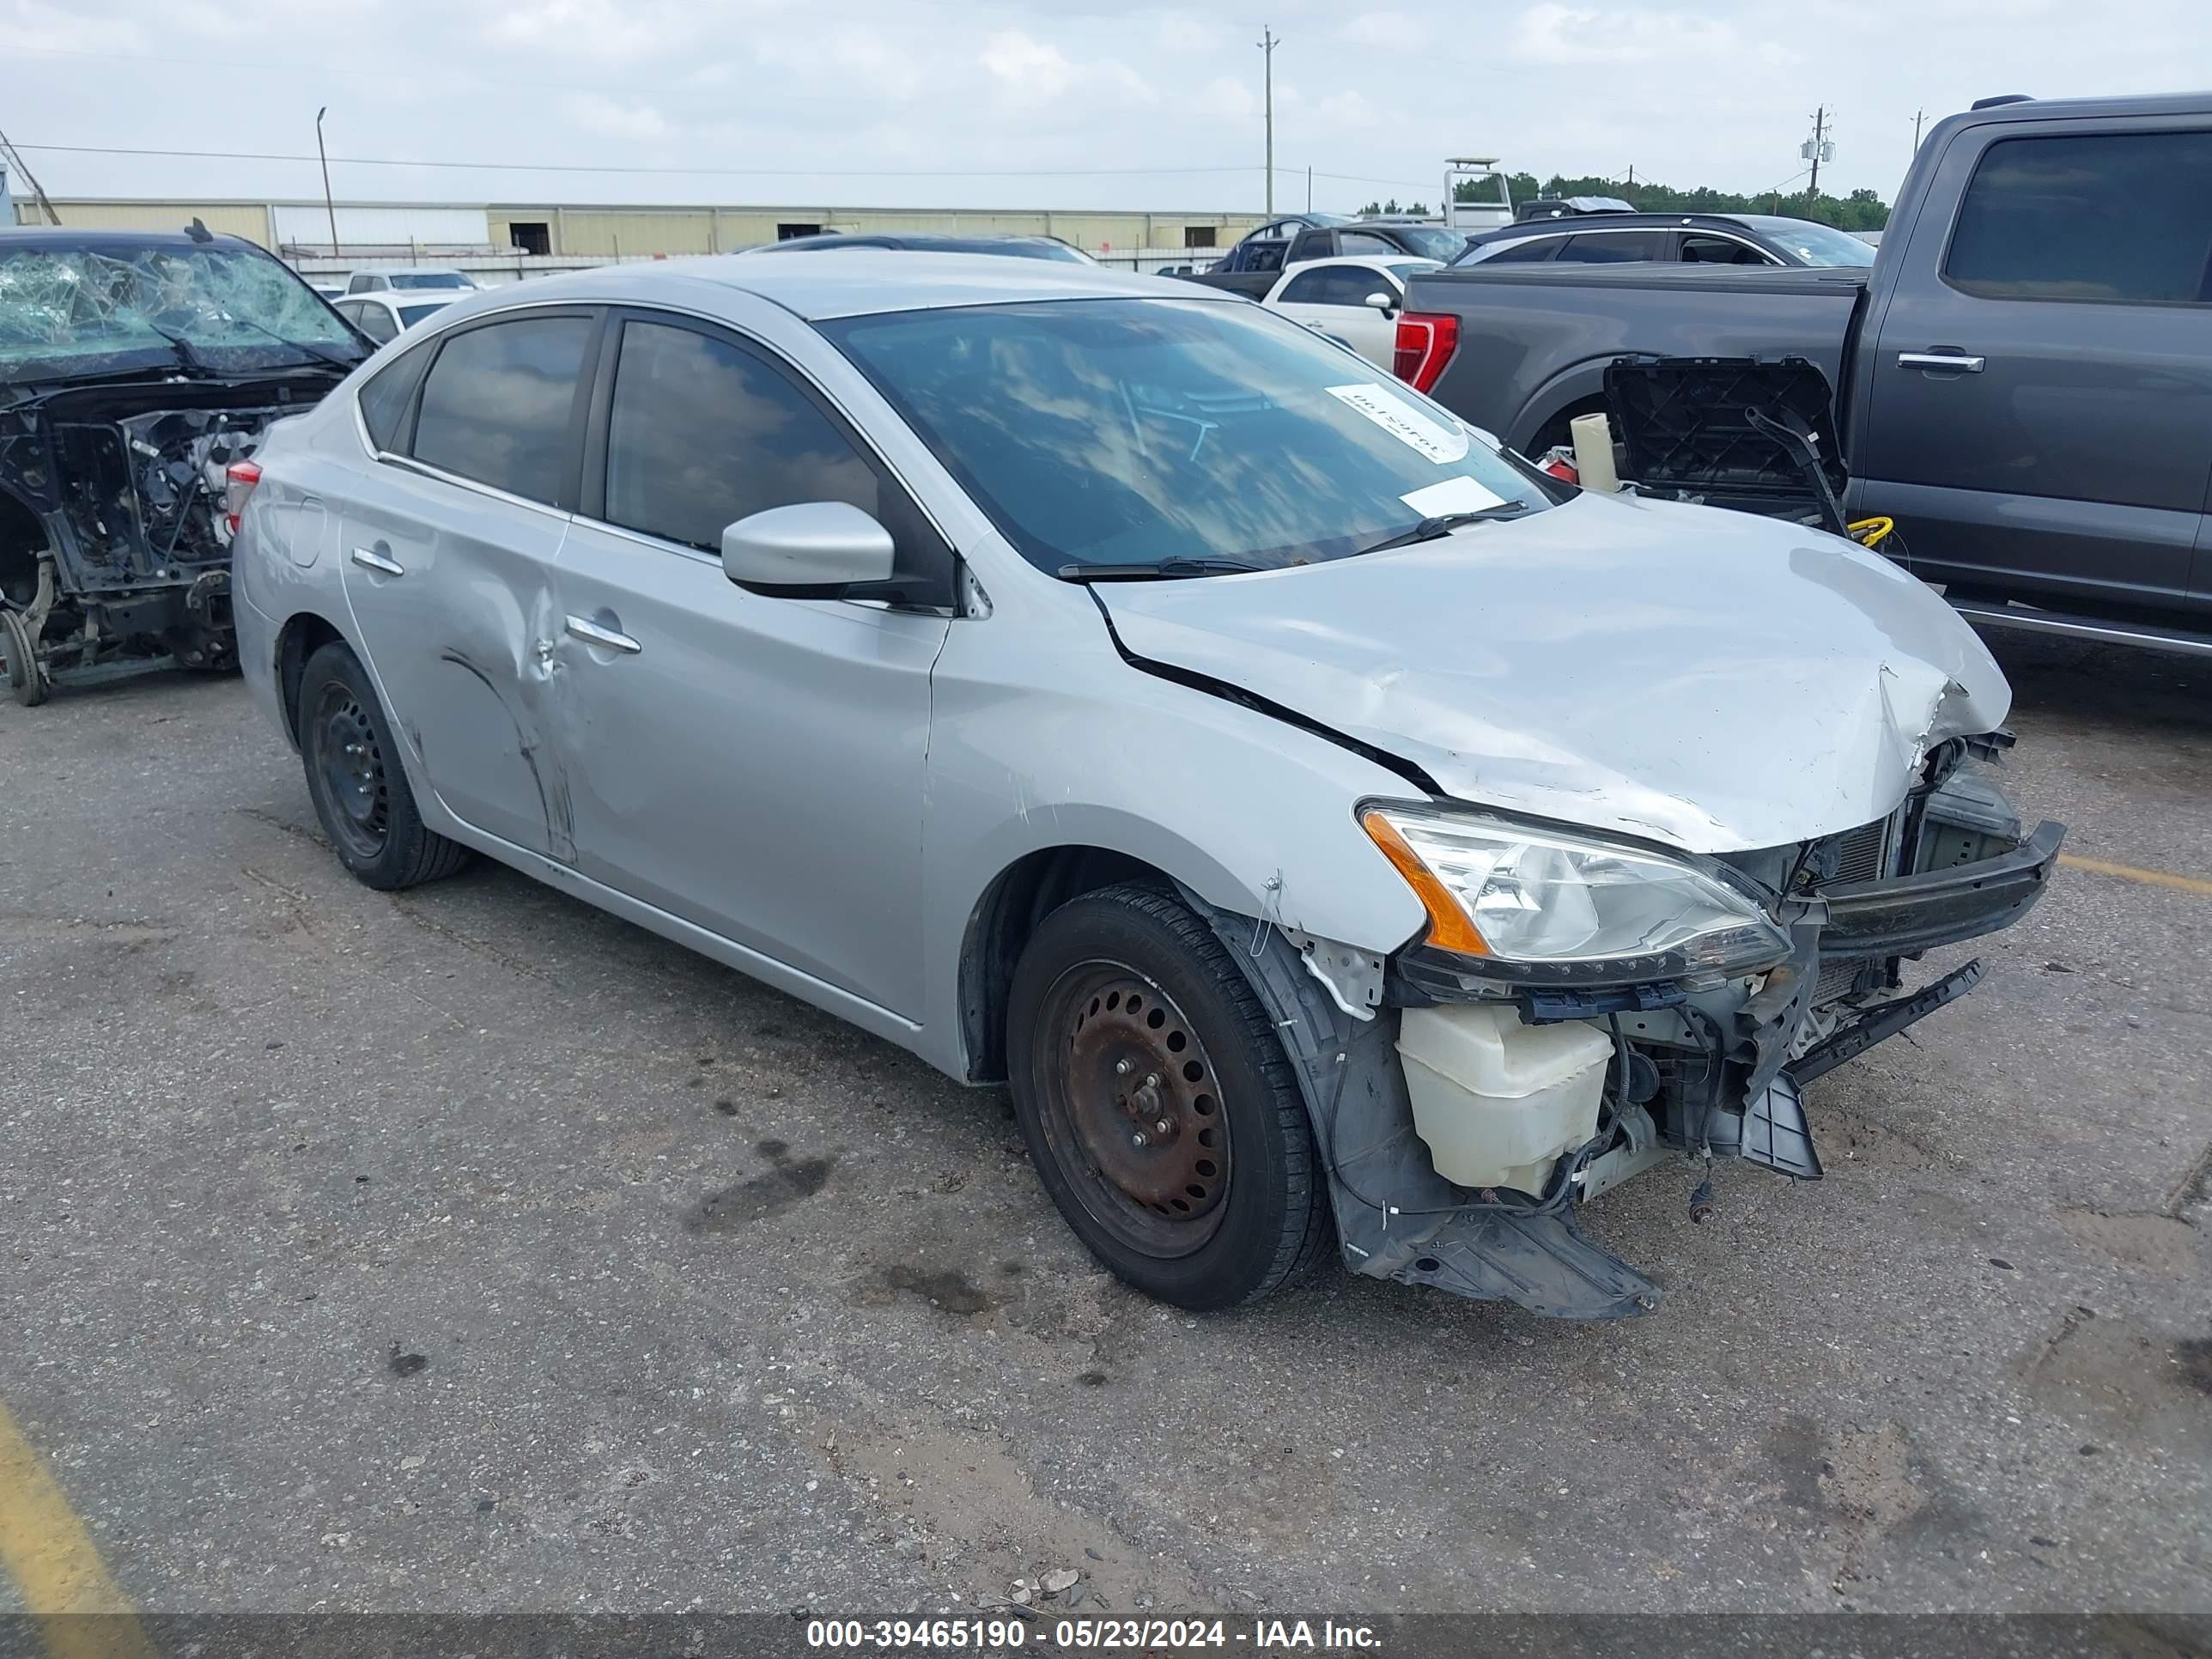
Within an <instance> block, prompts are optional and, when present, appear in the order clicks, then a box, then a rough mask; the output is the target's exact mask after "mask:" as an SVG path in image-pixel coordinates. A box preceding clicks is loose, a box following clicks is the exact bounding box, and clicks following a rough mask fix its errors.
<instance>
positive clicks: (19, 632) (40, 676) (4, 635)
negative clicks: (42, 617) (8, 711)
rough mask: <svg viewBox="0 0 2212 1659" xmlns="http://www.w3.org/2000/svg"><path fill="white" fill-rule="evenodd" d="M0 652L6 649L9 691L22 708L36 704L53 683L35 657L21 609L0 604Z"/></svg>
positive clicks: (33, 706) (42, 699) (43, 699)
mask: <svg viewBox="0 0 2212 1659" xmlns="http://www.w3.org/2000/svg"><path fill="white" fill-rule="evenodd" d="M0 652H4V653H7V658H8V690H9V694H10V695H11V696H14V698H15V701H16V702H20V703H21V704H22V705H23V707H24V708H37V707H38V706H39V705H40V703H42V702H45V701H46V694H47V693H48V692H49V691H51V690H53V685H52V682H51V681H50V680H48V679H47V678H46V669H45V668H44V666H42V665H40V661H39V653H38V651H37V649H36V647H35V644H34V642H33V640H32V638H31V629H30V624H29V623H26V622H25V621H24V620H23V613H22V612H21V611H16V610H14V609H11V608H9V607H6V606H0Z"/></svg>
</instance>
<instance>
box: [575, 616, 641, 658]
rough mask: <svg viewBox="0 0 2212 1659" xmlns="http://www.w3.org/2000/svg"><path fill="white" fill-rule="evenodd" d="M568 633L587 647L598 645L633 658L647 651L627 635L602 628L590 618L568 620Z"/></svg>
mask: <svg viewBox="0 0 2212 1659" xmlns="http://www.w3.org/2000/svg"><path fill="white" fill-rule="evenodd" d="M568 631H569V632H570V633H571V634H573V635H575V636H576V637H577V638H578V639H580V640H581V641H584V643H585V644H586V645H596V646H599V647H601V648H602V649H603V650H607V651H627V652H629V653H630V654H631V655H632V656H635V655H636V654H637V653H639V652H641V651H642V650H644V649H645V647H643V646H641V645H640V644H639V643H638V642H637V641H635V640H634V639H632V638H630V636H629V635H627V634H621V633H617V632H616V631H615V630H614V629H611V628H602V627H600V626H599V623H595V622H593V621H592V619H591V618H590V617H569V618H568Z"/></svg>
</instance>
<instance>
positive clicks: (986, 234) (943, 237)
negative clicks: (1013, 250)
mask: <svg viewBox="0 0 2212 1659" xmlns="http://www.w3.org/2000/svg"><path fill="white" fill-rule="evenodd" d="M979 243H980V244H982V245H985V246H989V245H992V244H994V243H995V244H1012V243H1018V244H1020V245H1021V246H1024V247H1042V246H1057V247H1067V246H1072V244H1069V243H1066V242H1063V241H1061V240H1060V238H1058V237H1057V236H1037V235H1024V234H1020V233H1018V232H1014V231H987V230H979V231H976V232H975V233H974V234H970V235H963V234H958V233H956V232H953V231H902V230H886V231H874V230H868V231H851V230H821V231H816V232H815V233H814V234H812V235H811V236H787V237H784V238H783V239H782V240H780V241H775V242H769V243H767V244H765V245H764V246H761V247H758V248H754V249H750V250H749V252H756V253H767V252H777V253H781V252H785V251H786V250H789V251H790V252H803V251H804V250H805V249H807V248H811V247H836V248H853V247H875V248H892V247H895V248H900V249H903V250H906V251H908V252H916V253H927V252H930V251H931V250H933V249H939V250H942V251H944V252H962V251H964V250H969V249H972V248H974V247H975V246H977V245H978V244H979Z"/></svg>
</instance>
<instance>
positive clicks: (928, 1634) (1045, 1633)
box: [806, 1617, 1383, 1654]
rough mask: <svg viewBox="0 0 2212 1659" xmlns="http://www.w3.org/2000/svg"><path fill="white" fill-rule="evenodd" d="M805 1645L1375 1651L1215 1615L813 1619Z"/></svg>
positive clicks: (1358, 1639) (1336, 1636)
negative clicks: (1048, 1620) (1045, 1619)
mask: <svg viewBox="0 0 2212 1659" xmlns="http://www.w3.org/2000/svg"><path fill="white" fill-rule="evenodd" d="M806 1644H807V1646H809V1647H810V1648H820V1649H827V1650H837V1649H854V1650H866V1651H873V1652H888V1653H897V1652H915V1651H923V1650H940V1651H959V1650H967V1651H969V1652H980V1653H992V1654H995V1653H1012V1652H1017V1651H1019V1650H1024V1649H1030V1648H1033V1649H1037V1650H1043V1651H1051V1650H1074V1649H1099V1650H1109V1651H1113V1650H1119V1651H1122V1652H1178V1651H1185V1650H1200V1649H1208V1648H1211V1649H1241V1650H1243V1651H1244V1652H1247V1653H1253V1654H1273V1653H1285V1654H1287V1653H1304V1652H1315V1651H1320V1650H1355V1649H1358V1650H1370V1651H1372V1650H1379V1649H1380V1648H1381V1646H1382V1645H1383V1644H1382V1639H1381V1638H1380V1637H1379V1636H1378V1635H1377V1633H1376V1632H1375V1630H1374V1629H1373V1627H1372V1626H1367V1625H1358V1624H1351V1623H1344V1624H1340V1623H1338V1622H1336V1621H1335V1620H1329V1619H1322V1620H1305V1619H1254V1620H1249V1622H1247V1623H1240V1624H1231V1622H1230V1621H1228V1620H1221V1619H1058V1620H1054V1621H1052V1622H1051V1623H1050V1624H1046V1623H1044V1622H1043V1621H1042V1620H1040V1621H1038V1622H1037V1623H1036V1624H1035V1625H1034V1626H1032V1625H1030V1624H1028V1623H1026V1622H1024V1620H1021V1619H1020V1618H1018V1617H1017V1618H1006V1619H996V1618H992V1619H929V1620H919V1619H917V1620H907V1619H891V1620H883V1619H878V1620H860V1619H816V1620H809V1621H808V1623H807V1626H806Z"/></svg>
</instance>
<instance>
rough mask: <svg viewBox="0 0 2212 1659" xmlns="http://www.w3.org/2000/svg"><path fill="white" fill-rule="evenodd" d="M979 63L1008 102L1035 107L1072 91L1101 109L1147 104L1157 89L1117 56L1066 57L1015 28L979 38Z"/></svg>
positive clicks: (1107, 111)
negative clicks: (1093, 102)
mask: <svg viewBox="0 0 2212 1659" xmlns="http://www.w3.org/2000/svg"><path fill="white" fill-rule="evenodd" d="M976 61H977V62H978V63H980V64H982V66H983V68H984V69H985V70H987V71H988V72H989V74H990V76H991V77H992V79H993V80H994V82H997V84H998V89H999V91H1000V94H1001V95H1002V96H1003V97H1004V98H1005V99H1006V101H1007V102H1009V103H1010V104H1012V105H1014V106H1017V107H1021V108H1035V107H1039V106H1044V105H1048V104H1050V103H1053V102H1054V100H1060V99H1062V98H1065V97H1066V96H1067V95H1069V94H1076V95H1078V96H1079V97H1082V98H1087V99H1091V100H1095V101H1096V105H1097V107H1098V108H1099V110H1100V112H1101V113H1103V114H1104V115H1106V116H1108V117H1109V118H1110V117H1111V115H1112V113H1113V112H1114V111H1115V110H1118V109H1127V108H1128V107H1130V106H1141V105H1147V104H1152V103H1154V102H1156V101H1158V96H1159V94H1158V92H1157V91H1155V90H1154V88H1153V87H1152V82H1149V81H1147V80H1146V78H1145V77H1144V76H1141V75H1139V74H1138V73H1137V72H1136V70H1133V69H1131V68H1130V67H1129V66H1128V65H1127V64H1125V63H1123V62H1122V61H1121V59H1120V58H1103V57H1093V58H1085V60H1084V61H1083V62H1081V63H1080V64H1078V63H1076V62H1074V61H1073V60H1071V59H1070V58H1068V56H1067V54H1066V52H1062V51H1061V50H1060V48H1059V47H1058V46H1051V45H1048V44H1046V43H1044V42H1042V41H1039V40H1033V39H1031V38H1030V36H1029V35H1026V34H1024V33H1022V32H1021V31H1020V30H1019V29H1000V30H999V31H998V32H996V33H994V34H993V35H992V36H991V37H990V39H989V40H987V41H985V42H984V46H983V52H982V55H981V57H980V58H977V60H976Z"/></svg>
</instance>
